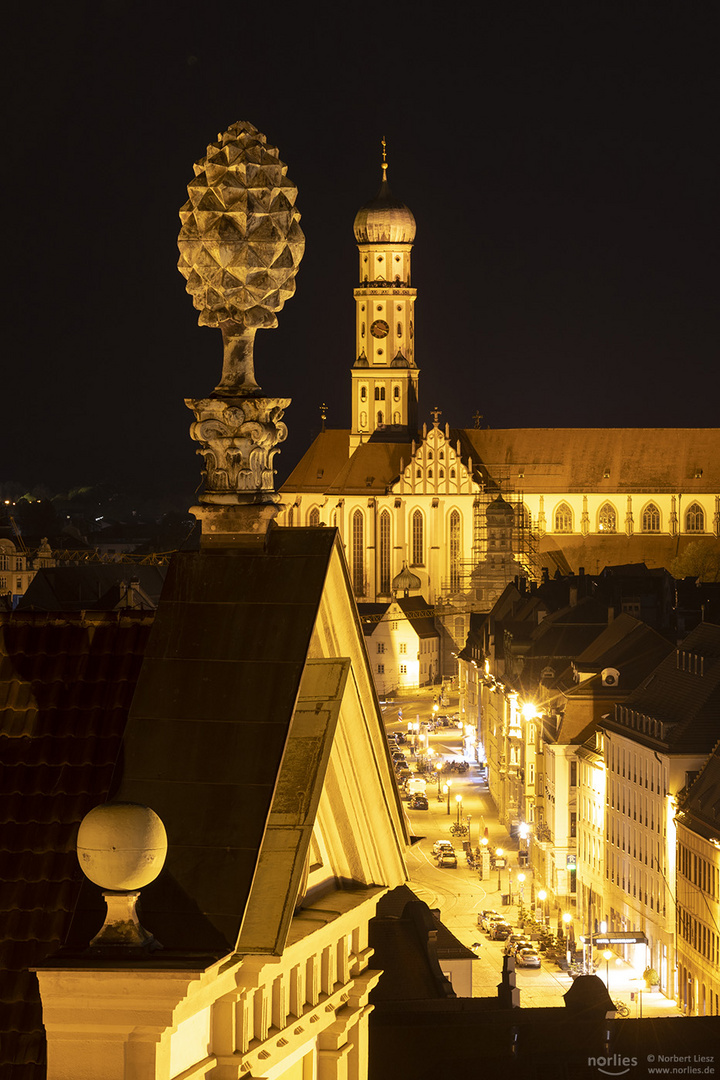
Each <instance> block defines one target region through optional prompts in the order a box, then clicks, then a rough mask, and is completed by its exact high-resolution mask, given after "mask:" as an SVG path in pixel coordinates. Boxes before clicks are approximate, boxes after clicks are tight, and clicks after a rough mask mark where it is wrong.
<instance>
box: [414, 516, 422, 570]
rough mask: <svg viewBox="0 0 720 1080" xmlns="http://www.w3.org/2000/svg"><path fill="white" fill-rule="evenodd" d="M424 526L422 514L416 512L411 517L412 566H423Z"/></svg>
mask: <svg viewBox="0 0 720 1080" xmlns="http://www.w3.org/2000/svg"><path fill="white" fill-rule="evenodd" d="M424 525H425V522H424V521H423V516H422V512H421V511H420V510H416V511H415V513H414V514H413V516H412V564H413V566H424V565H425V558H424V554H425V544H424V536H423V533H424Z"/></svg>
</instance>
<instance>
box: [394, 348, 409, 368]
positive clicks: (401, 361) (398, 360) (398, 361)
mask: <svg viewBox="0 0 720 1080" xmlns="http://www.w3.org/2000/svg"><path fill="white" fill-rule="evenodd" d="M390 367H407V368H409V367H410V361H409V360H406V358H405V357H404V356H403V354H402V353H401V352H400V350H399V349H398V351H397V352H396V353H395V356H394V358H393V359H392V360H391V361H390Z"/></svg>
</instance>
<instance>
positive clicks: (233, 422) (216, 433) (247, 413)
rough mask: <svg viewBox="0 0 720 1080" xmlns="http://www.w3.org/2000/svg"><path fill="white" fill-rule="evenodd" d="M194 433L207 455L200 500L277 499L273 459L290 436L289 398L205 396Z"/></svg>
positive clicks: (196, 408)
mask: <svg viewBox="0 0 720 1080" xmlns="http://www.w3.org/2000/svg"><path fill="white" fill-rule="evenodd" d="M185 404H186V405H187V406H188V408H189V409H192V410H193V412H194V413H195V423H194V424H192V425H191V427H190V435H191V437H192V438H193V439H194V440H195V441H196V442H198V443H200V447H199V449H198V451H197V452H198V454H200V455H201V456H202V457H203V458H204V459H205V470H204V474H203V492H202V495H201V496H200V502H201V503H211V504H212V503H224V504H228V503H231V504H232V503H236V504H238V503H254V502H277V501H278V500H279V496H277V495H275V494H274V491H273V488H274V471H273V459H274V457H275V454H276V453H277V450H276V447H277V446H278V444H279V443H281V442H283V441H284V440H285V439H286V438H287V427H286V426H285V424H284V423H283V422H282V417H283V413H284V411H285V409H286V408H287V406H288V405H289V404H290V400H289V398H260V397H256V398H251V397H248V398H235V399H234V400H233V399H228V398H201V399H197V400H193V399H188V400H186V402H185Z"/></svg>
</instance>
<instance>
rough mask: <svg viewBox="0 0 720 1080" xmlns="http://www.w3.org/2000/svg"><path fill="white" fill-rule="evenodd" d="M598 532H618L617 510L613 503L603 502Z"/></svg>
mask: <svg viewBox="0 0 720 1080" xmlns="http://www.w3.org/2000/svg"><path fill="white" fill-rule="evenodd" d="M598 532H603V533H614V532H617V510H616V509H615V507H614V506H613V504H612V503H609V502H606V503H603V504H602V506H601V507H600V509H599V511H598Z"/></svg>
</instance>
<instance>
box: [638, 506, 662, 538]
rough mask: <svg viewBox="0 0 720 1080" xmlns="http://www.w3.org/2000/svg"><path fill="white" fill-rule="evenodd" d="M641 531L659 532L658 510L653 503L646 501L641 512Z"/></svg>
mask: <svg viewBox="0 0 720 1080" xmlns="http://www.w3.org/2000/svg"><path fill="white" fill-rule="evenodd" d="M642 531H643V532H660V511H659V510H658V508H657V506H656V505H655V503H648V504H647V506H646V507H645V509H644V510H643V512H642Z"/></svg>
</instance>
